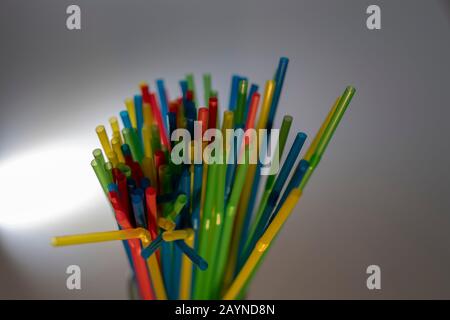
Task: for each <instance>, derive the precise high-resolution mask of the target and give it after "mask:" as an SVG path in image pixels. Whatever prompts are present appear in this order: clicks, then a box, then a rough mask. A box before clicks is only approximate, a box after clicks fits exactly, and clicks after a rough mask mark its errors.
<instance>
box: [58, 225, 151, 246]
mask: <svg viewBox="0 0 450 320" xmlns="http://www.w3.org/2000/svg"><path fill="white" fill-rule="evenodd" d="M149 236H150V235H149V234H148V233H147V230H145V229H143V228H135V229H125V230H114V231H103V232H90V233H83V234H74V235H68V236H57V237H53V238H52V240H51V241H52V245H53V246H55V247H62V246H73V245H78V244H86V243H98V242H106V241H116V240H129V239H143V238H145V237H149ZM148 241H150V238H148Z"/></svg>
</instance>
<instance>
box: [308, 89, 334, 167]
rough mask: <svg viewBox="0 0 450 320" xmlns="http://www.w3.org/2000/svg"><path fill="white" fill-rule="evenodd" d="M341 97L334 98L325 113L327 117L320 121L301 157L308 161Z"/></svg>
mask: <svg viewBox="0 0 450 320" xmlns="http://www.w3.org/2000/svg"><path fill="white" fill-rule="evenodd" d="M340 99H341V97H340V96H339V97H337V98H336V100H335V101H334V104H333V107H332V108H331V109H330V111H329V112H328V114H327V117H326V118H325V121H324V122H323V123H322V125H321V126H320V129H319V131H317V133H316V135H315V137H314V140H313V141H312V142H311V144H310V145H309V148H308V150H307V151H306V153H305V156H304V157H303V158H304V159H305V160H307V161H309V160H311V157H312V155H313V153H314V152H315V151H316V148H317V144H318V143H319V140H320V138H321V137H322V135H323V132H324V131H325V128H326V127H327V126H328V124H329V123H330V120H331V117H332V116H333V114H334V112H335V111H336V108H337V106H338V103H339V100H340Z"/></svg>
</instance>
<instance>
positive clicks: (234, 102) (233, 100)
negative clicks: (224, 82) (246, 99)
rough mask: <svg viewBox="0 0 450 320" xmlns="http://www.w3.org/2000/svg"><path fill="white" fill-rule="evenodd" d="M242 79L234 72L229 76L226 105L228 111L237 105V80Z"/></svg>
mask: <svg viewBox="0 0 450 320" xmlns="http://www.w3.org/2000/svg"><path fill="white" fill-rule="evenodd" d="M242 79H244V78H242V77H241V76H238V75H236V74H235V75H233V77H232V78H231V91H230V102H229V105H228V109H230V111H234V110H235V109H236V107H237V97H238V89H239V81H241V80H242Z"/></svg>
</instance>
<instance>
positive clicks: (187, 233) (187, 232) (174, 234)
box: [162, 228, 194, 241]
mask: <svg viewBox="0 0 450 320" xmlns="http://www.w3.org/2000/svg"><path fill="white" fill-rule="evenodd" d="M193 233H194V230H192V229H190V228H188V229H179V230H172V231H164V232H163V233H162V237H163V240H164V241H176V240H185V239H187V238H189V237H191V236H192V234H193Z"/></svg>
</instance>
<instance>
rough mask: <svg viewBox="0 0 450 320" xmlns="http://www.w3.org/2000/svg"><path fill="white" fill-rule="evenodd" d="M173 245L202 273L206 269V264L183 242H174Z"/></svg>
mask: <svg viewBox="0 0 450 320" xmlns="http://www.w3.org/2000/svg"><path fill="white" fill-rule="evenodd" d="M175 244H176V246H177V247H178V248H179V249H180V250H181V251H182V252H183V253H184V254H185V255H186V256H187V257H188V258H189V259H190V260H191V262H193V263H194V264H195V265H196V266H197V267H198V268H199V269H200V270H202V271H204V270H206V269H208V262H206V261H205V260H204V259H203V258H202V257H201V256H199V255H198V254H197V252H195V251H194V250H193V249H192V248H191V247H190V246H188V245H186V243H185V242H184V241H183V240H176V241H175ZM181 281H183V279H182V280H181Z"/></svg>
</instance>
